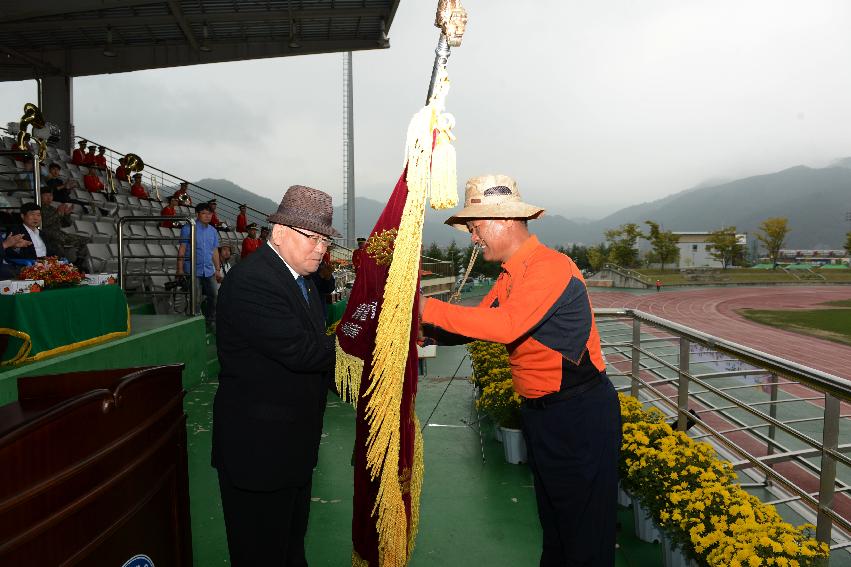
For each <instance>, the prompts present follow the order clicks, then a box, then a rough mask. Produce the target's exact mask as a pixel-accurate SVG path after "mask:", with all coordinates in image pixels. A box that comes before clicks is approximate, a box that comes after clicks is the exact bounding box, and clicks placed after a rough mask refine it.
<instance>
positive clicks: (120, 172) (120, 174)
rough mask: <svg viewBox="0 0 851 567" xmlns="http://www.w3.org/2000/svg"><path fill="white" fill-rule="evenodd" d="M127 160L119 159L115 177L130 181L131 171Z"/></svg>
mask: <svg viewBox="0 0 851 567" xmlns="http://www.w3.org/2000/svg"><path fill="white" fill-rule="evenodd" d="M126 165H127V162H126V161H125V160H124V158H120V159H119V160H118V169H116V170H115V178H116V179H119V180H121V181H130V172H129V171H128V170H127V168H126V167H125V166H126Z"/></svg>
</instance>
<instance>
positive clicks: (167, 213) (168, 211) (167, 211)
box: [160, 207, 177, 228]
mask: <svg viewBox="0 0 851 567" xmlns="http://www.w3.org/2000/svg"><path fill="white" fill-rule="evenodd" d="M175 214H177V213H176V211H175V210H174V207H163V210H162V212H161V213H160V216H164V217H173V216H174V215H175ZM160 226H164V227H165V228H174V227H175V226H176V225H175V224H174V221H170V220H166V221H163V222H161V223H160Z"/></svg>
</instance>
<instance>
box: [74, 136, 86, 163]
mask: <svg viewBox="0 0 851 567" xmlns="http://www.w3.org/2000/svg"><path fill="white" fill-rule="evenodd" d="M77 145H78V146H80V147H79V148H77V149H76V150H74V153H73V154H71V163H73V164H74V165H83V163H84V162H85V161H86V141H85V140H80V141H79V142H77Z"/></svg>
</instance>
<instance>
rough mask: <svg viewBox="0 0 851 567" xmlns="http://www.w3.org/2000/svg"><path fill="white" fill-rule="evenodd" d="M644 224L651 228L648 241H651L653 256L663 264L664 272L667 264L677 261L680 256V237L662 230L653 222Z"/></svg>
mask: <svg viewBox="0 0 851 567" xmlns="http://www.w3.org/2000/svg"><path fill="white" fill-rule="evenodd" d="M644 224H646V225H647V226H649V227H650V234H649V235H648V238H647V240H649V241H650V246H651V247H652V248H653V254H654V255H655V257H656V259H657V260H658V261H659V263H660V264H662V271H663V272H664V271H665V264H667V263H668V262H669V261H670V262H674V261H676V259H677V257H678V256H679V255H680V248H679V246H677V242H679V241H680V237H679V236H677V235H676V234H674V233H673V232H671V231H670V230H661V229H660V228H659V225H658V224H657V223H655V222H653V221H644Z"/></svg>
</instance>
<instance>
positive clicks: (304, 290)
mask: <svg viewBox="0 0 851 567" xmlns="http://www.w3.org/2000/svg"><path fill="white" fill-rule="evenodd" d="M295 283H297V284H298V287H300V288H301V294H302V295H303V296H304V300H305V301H306V302H307V303H310V300H308V299H307V284H306V283H304V278H303V277H302V276H299V277H297V278H296V279H295Z"/></svg>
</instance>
